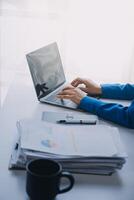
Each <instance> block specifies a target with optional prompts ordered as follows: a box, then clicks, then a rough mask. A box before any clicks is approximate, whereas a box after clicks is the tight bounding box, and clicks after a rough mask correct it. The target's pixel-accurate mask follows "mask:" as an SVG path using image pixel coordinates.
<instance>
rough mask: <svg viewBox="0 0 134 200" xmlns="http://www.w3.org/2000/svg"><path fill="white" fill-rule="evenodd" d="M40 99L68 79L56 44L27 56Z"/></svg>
mask: <svg viewBox="0 0 134 200" xmlns="http://www.w3.org/2000/svg"><path fill="white" fill-rule="evenodd" d="M26 58H27V61H28V65H29V69H30V72H31V76H32V79H33V83H34V86H35V90H36V94H37V97H38V99H40V98H42V97H44V96H46V95H47V94H49V93H50V92H52V91H54V90H55V89H56V88H58V87H59V86H60V85H62V84H63V83H64V82H65V81H66V79H65V75H64V71H63V67H62V62H61V58H60V54H59V50H58V46H57V44H56V43H52V44H50V45H47V46H45V47H43V48H41V49H38V50H36V51H34V52H31V53H29V54H27V55H26Z"/></svg>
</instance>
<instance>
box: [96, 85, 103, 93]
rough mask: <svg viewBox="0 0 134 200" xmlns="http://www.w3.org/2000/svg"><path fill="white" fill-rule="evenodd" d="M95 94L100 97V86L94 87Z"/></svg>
mask: <svg viewBox="0 0 134 200" xmlns="http://www.w3.org/2000/svg"><path fill="white" fill-rule="evenodd" d="M95 93H96V95H99V96H100V95H102V88H101V85H100V86H97V87H96V89H95Z"/></svg>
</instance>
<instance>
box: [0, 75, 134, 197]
mask: <svg viewBox="0 0 134 200" xmlns="http://www.w3.org/2000/svg"><path fill="white" fill-rule="evenodd" d="M18 79H19V80H16V81H14V83H13V85H12V86H11V88H10V90H9V92H8V95H7V98H6V100H5V102H4V105H3V108H2V109H1V112H0V200H10V199H11V200H26V199H27V195H26V193H25V171H9V170H8V163H9V159H10V155H11V149H12V145H13V142H14V139H15V136H16V134H17V131H16V125H15V124H16V121H17V120H18V119H22V118H27V117H35V118H37V119H40V118H41V113H42V112H43V111H46V110H51V111H61V110H63V108H59V107H55V106H50V105H47V104H41V103H39V102H38V101H37V99H36V95H35V91H34V89H33V85H32V83H31V81H26V82H25V83H24V81H23V80H21V78H20V77H18ZM64 110H65V111H68V110H67V109H64ZM100 123H106V122H103V121H100ZM110 125H112V124H110ZM119 130H120V134H121V138H122V141H123V142H124V144H125V147H126V151H127V153H128V156H129V158H128V161H127V163H126V164H125V165H124V167H123V169H122V170H121V171H118V172H117V173H115V174H113V175H112V176H96V175H75V180H76V181H75V186H74V188H73V189H72V190H71V191H70V192H68V193H65V194H61V195H58V196H57V200H63V199H64V200H75V199H77V200H81V199H83V200H84V199H86V200H88V199H89V200H104V199H108V200H133V199H134V131H133V130H129V129H126V128H121V127H119Z"/></svg>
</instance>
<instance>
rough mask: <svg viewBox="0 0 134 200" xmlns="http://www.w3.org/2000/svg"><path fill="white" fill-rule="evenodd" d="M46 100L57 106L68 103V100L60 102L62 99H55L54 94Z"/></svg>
mask: <svg viewBox="0 0 134 200" xmlns="http://www.w3.org/2000/svg"><path fill="white" fill-rule="evenodd" d="M46 100H47V101H51V102H54V103H57V104H62V105H67V104H69V102H70V101H69V100H65V99H64V100H62V99H59V98H57V97H56V94H54V95H51V96H49V97H48V98H47V99H46Z"/></svg>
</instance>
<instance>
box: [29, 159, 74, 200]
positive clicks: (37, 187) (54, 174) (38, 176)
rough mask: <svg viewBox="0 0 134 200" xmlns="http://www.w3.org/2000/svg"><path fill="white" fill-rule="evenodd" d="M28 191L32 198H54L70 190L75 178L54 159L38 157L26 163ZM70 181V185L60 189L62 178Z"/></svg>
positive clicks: (42, 199) (49, 199)
mask: <svg viewBox="0 0 134 200" xmlns="http://www.w3.org/2000/svg"><path fill="white" fill-rule="evenodd" d="M26 171H27V176H26V192H27V194H28V196H29V198H30V199H31V200H53V199H54V198H55V197H56V195H57V194H61V193H64V192H68V191H69V190H71V189H72V187H73V185H74V178H73V176H72V175H71V174H70V173H68V172H63V171H62V166H61V165H60V164H59V163H58V162H56V161H53V160H49V159H37V160H32V161H30V162H28V163H27V165H26ZM62 177H65V178H67V179H68V180H69V181H70V184H69V186H67V187H66V188H63V189H60V181H61V178H62Z"/></svg>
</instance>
